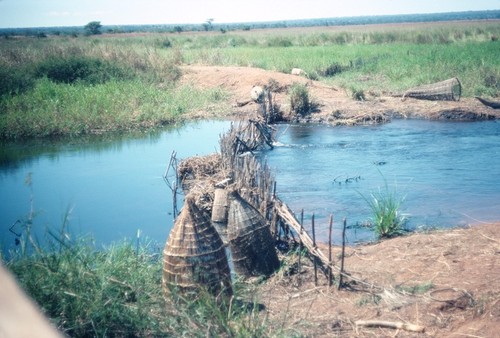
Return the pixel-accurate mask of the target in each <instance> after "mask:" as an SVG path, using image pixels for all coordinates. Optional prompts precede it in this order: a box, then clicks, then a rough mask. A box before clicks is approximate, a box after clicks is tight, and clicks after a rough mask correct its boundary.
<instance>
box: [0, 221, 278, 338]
mask: <svg viewBox="0 0 500 338" xmlns="http://www.w3.org/2000/svg"><path fill="white" fill-rule="evenodd" d="M28 237H29V232H27V233H26V234H25V235H23V238H22V243H21V245H20V249H19V251H17V252H12V257H11V258H10V259H9V260H8V261H7V262H6V266H7V268H8V269H9V270H10V271H11V272H13V274H14V275H15V276H16V278H17V280H18V282H19V284H20V286H21V287H22V288H23V289H24V290H25V291H26V292H27V294H28V295H29V296H31V297H32V298H33V299H34V300H35V302H36V303H37V304H38V305H39V306H40V307H41V309H42V311H43V312H44V314H45V315H46V316H47V317H48V318H49V319H50V320H51V322H52V323H54V325H55V326H56V327H57V328H58V329H59V330H60V331H61V332H64V333H65V334H66V335H68V336H71V337H91V336H93V337H168V336H176V337H177V336H183V337H184V336H186V337H207V336H210V337H218V336H227V337H267V336H280V335H282V334H283V335H284V333H282V332H281V331H280V329H271V327H270V326H269V325H268V322H267V319H266V316H265V313H264V312H263V311H262V309H261V307H260V306H259V304H258V299H257V298H256V295H255V292H254V291H252V288H251V287H248V285H243V284H239V283H235V285H234V286H233V289H234V292H235V297H234V298H231V299H227V300H225V302H216V300H215V299H214V298H213V296H211V295H210V294H209V293H208V292H200V293H198V294H197V297H196V298H194V299H193V298H186V297H185V296H183V295H180V294H173V295H171V296H170V297H169V298H167V299H165V298H164V295H163V292H162V289H161V274H162V271H161V269H162V267H161V263H162V259H161V255H160V254H158V253H155V251H154V248H153V246H152V245H151V244H145V245H141V246H140V247H137V246H136V245H133V243H131V242H127V241H123V242H120V243H118V244H114V245H111V246H109V247H106V248H104V249H100V250H97V249H96V248H95V246H94V244H93V243H92V242H91V241H90V240H85V239H79V240H74V241H73V240H70V239H69V238H70V237H69V236H68V235H67V234H66V232H65V229H64V228H63V229H62V231H61V232H58V233H53V232H49V240H48V244H47V245H46V246H44V247H43V248H42V247H41V246H38V245H37V244H36V242H35V241H33V239H32V238H28Z"/></svg>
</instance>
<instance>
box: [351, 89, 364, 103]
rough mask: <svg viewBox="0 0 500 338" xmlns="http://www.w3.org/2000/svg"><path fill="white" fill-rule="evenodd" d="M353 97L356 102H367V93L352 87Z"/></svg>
mask: <svg viewBox="0 0 500 338" xmlns="http://www.w3.org/2000/svg"><path fill="white" fill-rule="evenodd" d="M351 97H352V98H353V99H354V100H356V101H364V100H366V97H365V92H364V91H363V89H360V88H355V87H351Z"/></svg>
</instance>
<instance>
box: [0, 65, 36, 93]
mask: <svg viewBox="0 0 500 338" xmlns="http://www.w3.org/2000/svg"><path fill="white" fill-rule="evenodd" d="M33 85H34V78H33V75H32V72H30V71H28V70H27V69H25V68H22V69H20V68H18V67H7V66H0V96H2V95H14V94H21V93H24V92H25V91H27V90H29V89H31V88H33Z"/></svg>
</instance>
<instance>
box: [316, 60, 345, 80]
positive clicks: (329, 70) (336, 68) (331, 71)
mask: <svg viewBox="0 0 500 338" xmlns="http://www.w3.org/2000/svg"><path fill="white" fill-rule="evenodd" d="M345 69H346V67H344V66H342V65H341V64H339V63H337V62H334V63H332V64H331V65H329V66H328V67H326V68H325V69H323V70H321V71H319V74H320V75H321V76H324V77H330V76H335V75H337V74H340V73H342V72H343V71H344V70H345Z"/></svg>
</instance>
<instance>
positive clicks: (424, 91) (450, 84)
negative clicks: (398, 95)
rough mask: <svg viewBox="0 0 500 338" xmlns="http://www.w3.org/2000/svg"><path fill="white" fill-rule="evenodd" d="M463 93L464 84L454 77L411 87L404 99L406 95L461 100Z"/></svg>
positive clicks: (417, 97) (426, 98)
mask: <svg viewBox="0 0 500 338" xmlns="http://www.w3.org/2000/svg"><path fill="white" fill-rule="evenodd" d="M461 95H462V85H461V84H460V81H459V80H458V79H457V78H456V77H454V78H452V79H448V80H445V81H441V82H436V83H432V84H428V85H423V86H419V87H416V88H412V89H409V90H407V91H406V92H405V93H404V94H403V100H404V99H405V98H406V97H413V98H416V99H424V100H441V101H460V96H461Z"/></svg>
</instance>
